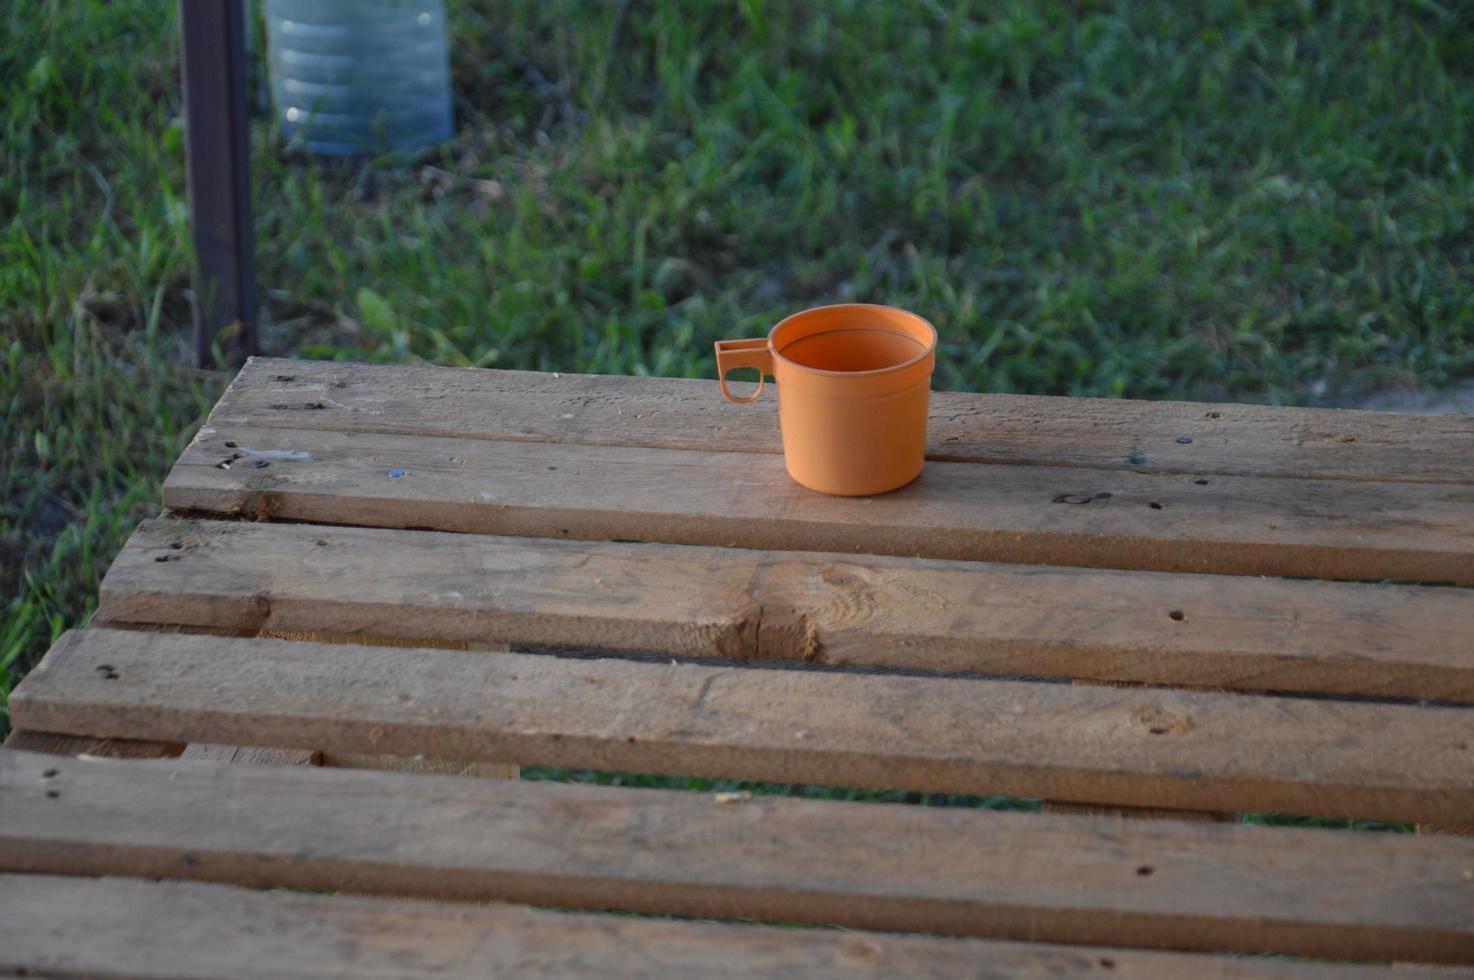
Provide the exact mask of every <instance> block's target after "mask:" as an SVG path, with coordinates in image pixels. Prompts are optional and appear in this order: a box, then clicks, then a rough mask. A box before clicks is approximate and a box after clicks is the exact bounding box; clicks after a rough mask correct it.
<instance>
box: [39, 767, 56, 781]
mask: <svg viewBox="0 0 1474 980" xmlns="http://www.w3.org/2000/svg"><path fill="white" fill-rule="evenodd" d="M56 772H57V771H56V770H55V769H47V770H46V771H45V772H43V773H42V774H41V778H42V779H50V778H52V777H53V776H55V775H56Z"/></svg>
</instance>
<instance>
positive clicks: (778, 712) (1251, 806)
mask: <svg viewBox="0 0 1474 980" xmlns="http://www.w3.org/2000/svg"><path fill="white" fill-rule="evenodd" d="M10 711H11V714H12V717H13V719H14V723H15V724H16V725H18V726H20V727H22V728H32V729H38V730H44V731H57V732H68V733H72V734H94V735H115V736H119V737H126V738H138V739H154V740H165V741H209V742H225V743H230V744H242V745H257V746H263V747H293V746H298V745H312V746H315V747H318V748H320V749H322V750H324V751H326V752H329V753H332V752H368V753H385V754H391V755H406V756H408V755H424V756H427V757H430V758H443V759H468V760H487V761H493V762H506V761H509V760H510V761H512V762H516V763H518V764H520V765H556V766H574V767H587V768H592V769H607V770H616V771H623V772H660V773H670V774H673V775H706V776H722V777H731V778H741V779H757V780H770V781H774V782H801V783H820V784H827V785H835V786H854V787H862V788H881V789H906V790H918V791H927V792H933V791H935V792H953V793H978V794H987V793H1001V794H1005V795H1012V796H1030V797H1042V798H1045V799H1051V800H1060V801H1065V802H1069V801H1076V802H1083V803H1099V804H1121V805H1128V806H1143V807H1161V808H1166V809H1180V810H1194V809H1195V810H1252V811H1271V812H1281V813H1302V814H1312V815H1318V816H1329V817H1355V818H1365V819H1378V820H1394V821H1397V820H1407V821H1420V822H1424V823H1454V824H1461V823H1470V822H1474V712H1469V711H1467V710H1464V709H1460V708H1433V707H1414V706H1408V705H1388V704H1364V703H1347V702H1341V701H1328V700H1306V699H1292V698H1279V697H1255V696H1250V695H1231V694H1217V693H1200V692H1187V691H1171V690H1161V689H1150V688H1129V689H1119V688H1108V687H1075V686H1071V685H1067V684H1056V683H1032V682H1025V681H1000V680H980V679H961V678H931V677H902V676H884V675H873V674H849V673H840V672H835V671H822V672H819V671H812V670H771V669H757V668H745V667H713V666H706V665H695V664H676V663H670V664H664V663H648V662H638V661H629V660H587V659H573V658H563V657H551V656H545V655H532V654H516V653H508V654H492V655H488V654H484V653H479V652H475V651H470V652H461V651H450V650H428V649H427V650H402V649H393V648H383V647H357V646H345V645H326V644H309V643H291V642H284V641H279V640H244V639H236V638H226V637H205V636H183V635H165V634H157V633H146V632H135V631H128V630H103V629H89V630H82V631H77V632H73V633H69V634H67V635H66V636H64V637H63V638H62V639H61V640H60V641H59V642H58V643H57V645H56V646H55V647H54V648H53V649H52V650H51V652H50V653H48V654H47V655H46V657H45V659H44V660H42V662H41V664H40V665H39V666H38V667H37V668H36V669H35V670H34V671H32V672H31V674H30V675H29V676H28V677H27V678H26V679H25V680H23V681H22V682H21V684H20V686H18V687H17V688H16V689H15V691H14V692H13V693H12V694H11V697H10Z"/></svg>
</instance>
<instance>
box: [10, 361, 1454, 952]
mask: <svg viewBox="0 0 1474 980" xmlns="http://www.w3.org/2000/svg"><path fill="white" fill-rule="evenodd" d="M714 388H715V386H714V385H713V384H711V383H706V382H683V381H669V380H656V379H624V378H596V377H581V376H557V375H540V374H526V373H516V372H496V371H459V370H449V369H435V368H381V367H367V366H358V365H340V364H315V363H303V362H294V361H280V360H267V359H256V360H254V361H252V362H251V363H250V364H249V365H248V366H247V367H246V368H245V369H244V370H243V371H242V373H241V375H240V377H239V378H238V379H237V380H236V382H235V383H234V384H233V385H232V386H231V388H230V390H229V391H228V392H227V393H226V395H225V396H224V397H223V398H222V400H221V402H220V404H219V405H217V406H216V408H215V410H214V412H213V413H212V415H211V417H210V419H209V420H208V422H207V423H206V425H205V426H204V428H203V429H202V430H201V432H200V434H199V436H198V437H197V438H196V439H195V440H194V442H193V443H191V445H190V446H189V447H188V448H187V449H186V450H185V452H184V454H183V455H182V457H181V458H180V460H179V462H178V464H177V465H176V466H175V468H174V470H173V472H172V473H171V474H170V476H169V479H168V481H167V483H166V485H165V492H164V503H165V505H166V508H167V511H166V513H165V515H164V516H162V517H160V518H159V519H157V520H152V521H146V522H145V523H144V524H143V525H141V526H140V527H139V529H138V530H137V532H136V533H135V534H134V535H133V537H132V539H131V540H130V541H129V542H128V544H127V546H126V547H125V548H124V550H123V552H122V554H121V555H119V557H118V559H117V561H116V562H115V564H114V566H113V568H112V569H111V571H110V572H109V573H108V576H107V578H106V580H105V582H104V584H103V587H102V596H101V605H100V608H99V611H98V614H97V617H96V620H95V622H94V624H93V626H92V627H91V628H89V629H85V630H81V631H76V632H73V633H70V634H68V635H66V636H65V637H63V638H62V639H61V640H60V641H59V642H58V643H57V644H56V646H55V647H54V648H53V650H52V651H51V652H50V653H49V654H48V655H47V657H46V658H45V659H44V660H43V662H42V664H41V665H40V666H39V667H38V668H37V669H36V670H35V671H34V672H33V673H32V674H31V675H30V676H29V677H27V678H26V679H25V680H24V681H23V682H22V684H21V685H20V686H19V687H18V688H17V689H16V690H15V692H14V693H13V695H12V697H11V700H10V710H11V714H12V719H13V722H14V725H15V727H16V728H17V730H18V731H17V732H16V733H15V734H14V735H13V736H12V738H11V741H10V742H9V743H8V744H7V749H6V751H4V752H0V975H3V974H5V973H7V972H8V973H11V974H22V975H53V974H55V975H69V976H70V975H98V976H178V975H192V976H220V977H237V976H260V975H283V976H285V975H301V974H314V975H317V974H321V973H326V972H337V973H342V974H347V975H360V974H370V973H376V972H397V973H408V974H423V975H436V976H442V975H443V976H459V975H463V974H464V975H471V974H473V973H474V974H476V975H486V974H487V973H494V974H495V975H498V976H515V977H521V976H526V977H543V976H568V975H588V976H615V977H623V976H630V977H634V976H641V977H645V976H686V975H701V976H711V977H724V976H754V975H771V976H792V975H806V976H845V977H855V976H862V977H863V976H877V977H878V976H895V975H923V976H938V977H941V976H948V977H950V976H963V975H968V976H972V975H976V976H1015V975H1017V976H1039V975H1048V976H1143V977H1158V976H1161V977H1179V976H1193V977H1361V976H1368V977H1370V976H1380V975H1384V973H1385V972H1386V965H1387V964H1392V963H1398V964H1400V965H1399V967H1398V971H1397V972H1396V975H1397V976H1410V975H1411V976H1416V975H1420V974H1428V975H1441V974H1442V973H1443V972H1444V970H1443V969H1441V968H1437V967H1435V966H1434V965H1435V964H1452V965H1458V964H1474V839H1469V838H1464V837H1460V836H1457V835H1450V834H1408V833H1394V832H1379V831H1375V830H1370V829H1355V830H1352V829H1340V828H1339V827H1336V826H1326V827H1287V826H1260V825H1250V824H1244V823H1239V822H1204V821H1202V820H1200V819H1192V818H1194V817H1200V816H1202V815H1204V814H1205V813H1225V812H1227V813H1241V812H1250V811H1252V812H1274V813H1285V814H1294V815H1302V816H1306V817H1316V818H1325V819H1326V820H1329V821H1331V822H1332V823H1333V824H1334V822H1335V821H1337V820H1345V819H1349V820H1354V821H1367V820H1371V821H1380V822H1384V823H1393V824H1414V823H1420V824H1425V825H1439V826H1443V827H1454V828H1457V827H1461V826H1466V825H1474V708H1471V707H1469V705H1471V704H1474V592H1470V591H1469V590H1467V589H1464V588H1460V587H1457V586H1466V585H1471V584H1474V420H1469V419H1412V418H1406V417H1401V416H1385V415H1375V414H1371V413H1356V412H1327V411H1315V410H1300V409H1293V410H1292V409H1267V408H1255V407H1244V406H1210V405H1190V404H1180V403H1136V402H1110V401H1086V400H1078V399H1055V398H1025V397H1015V396H980V395H939V396H938V397H937V398H936V403H935V405H934V411H933V421H932V431H931V437H932V441H931V458H932V462H930V463H929V465H928V468H927V470H926V472H925V473H924V475H923V477H922V478H921V480H920V481H919V482H918V483H916V484H915V485H913V486H912V487H910V488H907V489H905V490H902V491H900V492H898V493H895V494H891V495H887V496H884V497H878V498H870V499H858V500H843V499H836V498H825V497H820V496H817V495H814V494H810V493H808V492H807V491H804V490H801V489H799V488H797V487H796V486H794V485H792V484H791V483H790V482H789V481H788V479H787V477H786V476H785V475H784V473H783V470H782V460H781V457H780V456H779V455H777V449H778V445H777V435H776V426H774V425H773V420H772V419H771V418H770V416H769V415H768V414H766V413H769V412H770V411H771V409H770V408H763V407H754V408H753V409H750V410H739V409H735V408H732V407H730V406H725V405H723V404H721V403H720V401H719V400H718V398H717V396H716V394H715V392H714ZM755 418H756V419H757V420H758V421H757V422H754V421H753V420H754V419H755ZM770 427H771V428H772V429H773V431H772V432H771V433H768V432H766V429H767V428H770ZM755 430H756V431H757V432H759V433H760V435H758V436H756V437H755V436H754V435H753V432H754V431H755ZM754 439H756V441H754ZM468 532H469V533H468ZM1264 576H1274V577H1264ZM1368 579H1398V580H1401V581H1403V582H1404V583H1408V584H1372V583H1369V582H1367V581H1364V580H1368ZM1351 580H1361V581H1351ZM1413 583H1428V584H1413ZM1432 583H1439V584H1432ZM1450 584H1451V585H1453V586H1455V587H1447V586H1448V585H1450ZM506 644H511V645H512V646H513V647H514V648H516V649H517V650H518V652H506V646H505V645H506ZM1071 681H1074V682H1075V683H1070V682H1071ZM507 764H513V765H521V766H552V767H572V768H575V769H589V770H596V771H611V772H625V773H645V774H665V775H669V776H691V777H704V778H706V779H708V780H710V779H736V780H751V781H755V785H753V786H752V787H751V790H736V789H726V788H723V789H721V790H720V791H717V790H711V789H708V790H707V791H702V792H697V791H693V790H689V789H686V790H683V789H676V788H661V789H643V788H642V789H631V788H621V787H617V786H607V785H594V784H587V783H579V782H547V781H529V780H526V779H524V780H521V781H507V780H496V779H491V780H488V779H476V778H467V777H468V776H474V775H486V774H501V775H506V774H507V773H506V771H505V767H506V765H507ZM384 769H391V770H393V769H401V770H408V771H375V770H384ZM513 774H515V770H513ZM773 783H779V784H782V783H803V784H810V785H825V786H832V787H839V788H849V789H854V790H859V791H897V793H910V794H912V795H913V796H914V797H917V798H923V799H927V800H930V801H931V802H932V803H941V802H944V801H945V802H947V803H950V804H951V805H926V806H921V805H905V804H900V803H894V802H878V801H869V800H867V801H864V802H842V801H840V800H839V799H801V798H792V797H787V796H775V795H768V793H767V792H766V790H765V789H764V787H765V786H767V785H768V784H773ZM840 795H844V794H840ZM860 795H862V796H873V795H874V794H869V793H862V794H860ZM999 795H1002V796H1008V797H1022V798H1028V799H1034V800H1045V801H1050V804H1051V808H1054V806H1055V805H1056V804H1058V805H1059V807H1060V808H1062V809H1071V810H1073V811H1074V812H1069V813H1059V812H1050V813H1030V812H1004V811H998V810H994V809H988V808H983V807H982V806H981V802H982V801H983V800H984V799H994V798H996V797H997V796H999ZM1064 804H1070V806H1069V807H1067V808H1066V807H1064ZM1142 808H1151V809H1152V810H1155V811H1159V812H1161V811H1165V813H1166V817H1167V818H1166V819H1139V818H1133V816H1132V815H1135V814H1140V813H1142V812H1144V811H1143V809H1142ZM255 889H277V890H266V891H259V890H255ZM280 889H293V891H282V890H280ZM430 900H434V901H430ZM485 901H493V902H497V903H511V904H498V905H494V906H490V907H486V906H480V905H477V904H473V903H479V902H485ZM446 903H451V904H446ZM532 905H536V906H551V907H554V908H557V909H561V910H563V911H534V910H532V909H528V908H525V907H524V906H532ZM610 911H615V912H624V913H632V912H633V913H647V914H653V915H656V916H662V918H642V917H631V916H629V915H623V916H618V915H608V914H602V913H607V912H610ZM669 916H675V917H678V918H665V917H669ZM693 919H702V920H706V919H712V920H729V921H722V922H708V921H692V920H693ZM739 919H741V920H759V921H761V922H766V923H773V924H805V925H813V926H822V927H825V928H809V929H793V928H778V927H776V925H758V924H752V923H738V922H733V921H730V920H739ZM163 923H168V928H161V925H162V924H163ZM837 926H843V927H847V928H846V929H836V928H834V927H837ZM1244 953H1273V954H1282V955H1281V956H1280V957H1277V958H1262V957H1244V956H1240V955H1233V954H1244ZM1285 957H1289V958H1285ZM1325 961H1334V962H1325ZM1345 961H1359V965H1356V966H1351V965H1348V963H1347V962H1345ZM1409 964H1420V965H1419V966H1410V965H1409Z"/></svg>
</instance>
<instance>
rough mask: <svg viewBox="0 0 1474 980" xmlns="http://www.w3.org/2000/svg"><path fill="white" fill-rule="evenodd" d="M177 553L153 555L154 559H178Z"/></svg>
mask: <svg viewBox="0 0 1474 980" xmlns="http://www.w3.org/2000/svg"><path fill="white" fill-rule="evenodd" d="M179 558H180V556H179V555H154V561H178V560H179Z"/></svg>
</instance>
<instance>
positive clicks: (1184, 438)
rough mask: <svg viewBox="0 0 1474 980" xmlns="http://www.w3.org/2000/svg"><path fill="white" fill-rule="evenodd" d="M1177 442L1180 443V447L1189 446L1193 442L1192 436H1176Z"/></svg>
mask: <svg viewBox="0 0 1474 980" xmlns="http://www.w3.org/2000/svg"><path fill="white" fill-rule="evenodd" d="M1177 441H1178V442H1179V443H1181V444H1182V445H1184V446H1186V445H1189V444H1190V443H1191V442H1192V441H1193V437H1192V436H1178V437H1177Z"/></svg>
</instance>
